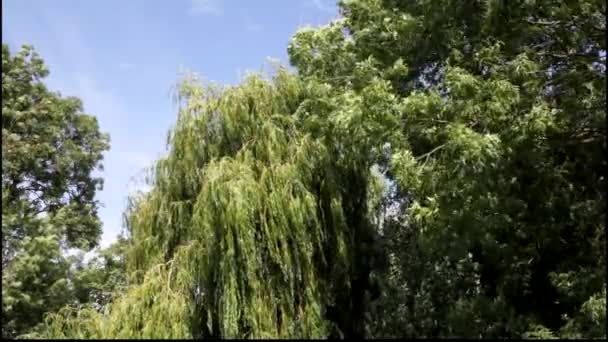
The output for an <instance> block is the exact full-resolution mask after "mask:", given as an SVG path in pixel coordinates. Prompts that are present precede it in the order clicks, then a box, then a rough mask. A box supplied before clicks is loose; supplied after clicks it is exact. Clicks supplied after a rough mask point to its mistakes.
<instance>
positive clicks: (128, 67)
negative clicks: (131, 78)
mask: <svg viewBox="0 0 608 342" xmlns="http://www.w3.org/2000/svg"><path fill="white" fill-rule="evenodd" d="M118 68H119V69H120V70H123V71H129V70H133V68H135V65H133V64H131V63H128V62H120V63H118Z"/></svg>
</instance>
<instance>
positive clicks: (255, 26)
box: [245, 22, 264, 32]
mask: <svg viewBox="0 0 608 342" xmlns="http://www.w3.org/2000/svg"><path fill="white" fill-rule="evenodd" d="M245 28H246V29H247V31H252V32H259V31H262V30H263V29H264V27H263V26H262V25H260V24H256V23H253V22H248V23H247V24H246V25H245Z"/></svg>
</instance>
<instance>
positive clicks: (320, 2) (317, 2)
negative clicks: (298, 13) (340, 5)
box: [309, 0, 335, 12]
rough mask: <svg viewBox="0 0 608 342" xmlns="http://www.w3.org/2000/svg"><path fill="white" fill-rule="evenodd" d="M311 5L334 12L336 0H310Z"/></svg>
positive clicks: (323, 10)
mask: <svg viewBox="0 0 608 342" xmlns="http://www.w3.org/2000/svg"><path fill="white" fill-rule="evenodd" d="M309 1H310V5H312V6H313V7H314V8H316V9H317V10H319V11H322V12H333V11H334V6H333V5H335V0H309Z"/></svg>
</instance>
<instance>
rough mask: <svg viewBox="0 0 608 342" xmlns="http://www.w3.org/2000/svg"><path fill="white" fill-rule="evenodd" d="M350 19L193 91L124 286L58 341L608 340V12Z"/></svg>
mask: <svg viewBox="0 0 608 342" xmlns="http://www.w3.org/2000/svg"><path fill="white" fill-rule="evenodd" d="M340 8H341V12H342V15H343V17H342V18H341V19H339V20H336V21H334V22H332V23H330V24H329V25H327V26H324V27H321V28H317V29H312V28H307V29H303V30H300V31H299V32H298V33H297V34H296V35H295V36H294V38H293V40H292V41H291V42H290V44H289V47H288V52H289V56H290V60H291V62H292V64H293V65H294V66H295V67H296V68H297V75H291V74H288V73H287V72H285V71H284V70H282V69H279V70H278V71H277V73H276V74H275V75H273V77H272V79H271V80H263V79H261V78H260V77H258V76H252V77H249V78H247V79H246V80H245V81H244V82H243V83H242V84H241V85H239V86H236V87H230V88H218V87H213V86H203V85H201V84H199V83H197V82H196V81H194V80H193V79H186V80H185V81H184V82H182V84H181V86H180V88H179V92H178V95H179V96H178V104H179V109H178V113H179V114H178V118H177V123H176V126H175V128H174V129H173V130H172V132H171V134H170V138H169V154H168V156H167V157H165V158H163V159H161V160H159V161H158V163H156V165H155V168H153V170H152V173H151V184H152V185H153V187H152V190H151V191H150V192H149V193H147V194H145V195H142V196H141V197H138V198H134V202H133V206H132V207H131V209H130V210H129V211H128V215H127V217H128V219H127V227H128V232H129V241H130V242H129V246H128V247H127V264H126V268H127V270H128V272H127V273H128V274H129V277H130V279H129V287H128V289H127V291H125V293H124V294H123V295H119V296H117V297H116V298H115V300H114V301H112V303H111V304H109V305H108V306H106V307H105V309H104V310H103V311H101V312H100V311H99V310H97V309H95V308H87V309H84V310H74V309H73V308H66V309H65V310H63V311H62V312H61V313H60V314H56V315H52V316H50V317H49V319H48V320H47V321H46V326H45V329H44V330H43V331H42V336H51V337H81V338H91V337H97V338H101V337H104V338H110V337H131V338H136V337H138V338H141V337H159V338H168V337H174V338H175V337H182V338H184V337H187V338H200V337H250V338H258V337H275V338H276V337H291V338H296V337H328V336H330V337H362V336H364V337H484V338H486V337H511V338H520V337H526V338H538V337H540V338H555V337H564V338H598V337H604V338H605V337H606V330H605V326H606V314H605V312H606V311H605V310H606V300H605V298H606V273H605V270H606V254H605V253H606V250H605V245H606V237H605V223H604V222H605V216H604V215H605V214H604V212H605V209H606V208H605V204H604V203H605V191H606V188H605V177H604V176H603V172H602V171H604V170H605V159H604V153H605V149H606V146H605V137H606V128H605V109H606V103H605V97H606V78H605V77H606V76H605V75H606V74H605V72H606V70H605V49H606V46H605V32H604V31H605V3H604V2H600V1H582V0H580V1H552V2H549V1H508V2H507V1H493V0H492V1H490V0H487V1H397V0H394V1H391V0H349V1H346V0H345V1H341V2H340ZM166 317H171V318H172V319H170V320H167V319H166Z"/></svg>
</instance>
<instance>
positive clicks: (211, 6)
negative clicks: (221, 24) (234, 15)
mask: <svg viewBox="0 0 608 342" xmlns="http://www.w3.org/2000/svg"><path fill="white" fill-rule="evenodd" d="M188 13H189V14H191V15H199V14H209V15H221V14H223V13H224V10H223V9H222V6H221V4H220V1H219V0H190V9H189V10H188Z"/></svg>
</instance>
